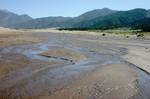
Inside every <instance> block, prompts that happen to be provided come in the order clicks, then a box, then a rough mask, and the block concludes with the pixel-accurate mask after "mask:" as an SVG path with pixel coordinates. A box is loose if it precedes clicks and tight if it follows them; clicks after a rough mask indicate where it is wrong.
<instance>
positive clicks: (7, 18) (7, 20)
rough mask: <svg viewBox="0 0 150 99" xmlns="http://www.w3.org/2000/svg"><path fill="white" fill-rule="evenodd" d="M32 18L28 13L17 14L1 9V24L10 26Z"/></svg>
mask: <svg viewBox="0 0 150 99" xmlns="http://www.w3.org/2000/svg"><path fill="white" fill-rule="evenodd" d="M31 19H32V18H31V17H30V16H28V15H17V14H15V13H12V12H9V11H7V10H0V26H1V27H10V26H12V25H15V24H18V23H23V22H25V21H29V20H31Z"/></svg>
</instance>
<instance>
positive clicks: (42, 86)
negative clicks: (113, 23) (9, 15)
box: [0, 30, 150, 99]
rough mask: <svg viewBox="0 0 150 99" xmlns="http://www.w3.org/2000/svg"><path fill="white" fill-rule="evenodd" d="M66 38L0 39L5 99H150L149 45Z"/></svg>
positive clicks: (54, 34)
mask: <svg viewBox="0 0 150 99" xmlns="http://www.w3.org/2000/svg"><path fill="white" fill-rule="evenodd" d="M64 32H65V31H63V32H60V31H55V30H46V31H44V30H42V31H38V30H36V31H34V30H32V31H29V30H28V31H27V33H25V32H23V33H20V32H19V33H17V34H15V36H14V34H12V33H7V34H0V38H1V39H0V41H3V42H0V99H150V95H149V92H150V65H149V64H150V61H149V60H150V58H149V54H150V43H149V42H150V40H148V39H145V40H144V39H143V40H141V39H140V40H139V39H136V38H134V37H133V38H125V37H122V36H106V37H103V36H101V35H100V34H94V35H93V34H92V33H91V34H90V33H87V34H83V33H82V34H81V33H79V32H77V33H75V32H74V33H68V32H66V33H64ZM4 35H5V36H4ZM6 39H8V40H9V41H8V40H6Z"/></svg>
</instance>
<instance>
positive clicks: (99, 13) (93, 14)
mask: <svg viewBox="0 0 150 99" xmlns="http://www.w3.org/2000/svg"><path fill="white" fill-rule="evenodd" d="M115 12H117V11H115V10H111V9H108V8H103V9H96V10H92V11H89V12H86V13H84V14H82V15H80V16H78V17H76V18H75V19H76V20H79V21H83V20H92V19H95V18H97V17H103V16H106V15H109V14H112V13H115Z"/></svg>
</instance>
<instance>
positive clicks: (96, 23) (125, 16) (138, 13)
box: [73, 9, 149, 28]
mask: <svg viewBox="0 0 150 99" xmlns="http://www.w3.org/2000/svg"><path fill="white" fill-rule="evenodd" d="M148 16H149V15H148V11H147V10H145V9H133V10H129V11H117V12H115V13H112V14H109V15H106V16H103V17H97V18H94V19H92V20H89V21H81V22H79V23H77V24H74V25H73V27H74V28H112V27H126V26H130V25H131V24H132V23H133V22H134V21H137V20H140V19H143V18H146V17H148Z"/></svg>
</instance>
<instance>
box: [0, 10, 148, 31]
mask: <svg viewBox="0 0 150 99" xmlns="http://www.w3.org/2000/svg"><path fill="white" fill-rule="evenodd" d="M149 18H150V10H145V9H141V8H137V9H132V10H128V11H115V10H111V9H108V8H103V9H96V10H92V11H89V12H86V13H84V14H82V15H80V16H78V17H61V16H59V17H44V18H37V19H32V18H31V17H29V16H28V15H17V14H14V13H12V12H9V11H4V10H0V26H3V27H11V28H27V29H28V28H31V29H32V28H65V29H109V28H118V27H136V28H137V26H138V28H140V29H143V30H144V28H143V27H142V26H143V25H144V27H146V28H147V26H149V24H150V23H149Z"/></svg>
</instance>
